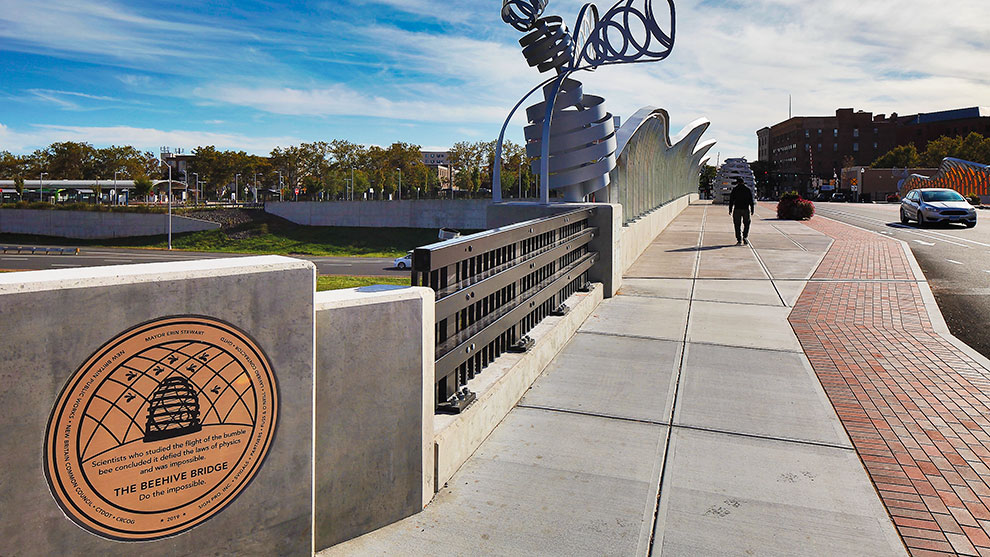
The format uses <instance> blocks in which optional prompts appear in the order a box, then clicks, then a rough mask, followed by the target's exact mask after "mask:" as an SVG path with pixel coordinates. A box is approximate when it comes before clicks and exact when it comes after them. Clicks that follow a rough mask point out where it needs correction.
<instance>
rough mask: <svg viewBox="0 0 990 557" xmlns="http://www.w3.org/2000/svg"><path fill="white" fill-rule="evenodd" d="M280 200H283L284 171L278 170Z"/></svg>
mask: <svg viewBox="0 0 990 557" xmlns="http://www.w3.org/2000/svg"><path fill="white" fill-rule="evenodd" d="M278 200H279V201H280V202H281V201H282V171H281V170H279V171H278Z"/></svg>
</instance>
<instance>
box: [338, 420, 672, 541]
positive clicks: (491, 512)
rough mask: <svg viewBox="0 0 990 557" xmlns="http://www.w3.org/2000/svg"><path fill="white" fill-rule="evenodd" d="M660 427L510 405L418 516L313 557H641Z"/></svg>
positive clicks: (662, 429) (649, 522) (660, 440)
mask: <svg viewBox="0 0 990 557" xmlns="http://www.w3.org/2000/svg"><path fill="white" fill-rule="evenodd" d="M666 429H667V428H666V427H665V426H660V425H654V424H644V423H638V422H632V421H627V420H614V419H609V418H601V417H598V416H584V415H576V414H569V413H562V412H547V411H544V410H537V409H531V408H516V409H515V410H513V411H512V412H511V413H510V414H509V415H508V416H506V417H505V420H504V421H503V422H502V423H501V425H500V426H499V428H498V429H497V430H495V431H494V432H493V433H492V435H491V437H489V438H488V440H487V441H486V442H485V445H484V446H483V447H482V448H481V449H479V450H478V452H477V454H475V456H474V457H473V458H471V460H469V461H468V462H467V463H466V464H465V465H464V467H463V469H462V470H461V471H459V472H458V473H457V474H456V475H455V476H454V477H453V478H451V480H450V483H451V485H450V487H449V488H448V487H444V488H441V490H440V492H439V493H438V494H437V497H436V499H435V500H434V502H433V503H431V504H430V506H428V507H427V508H426V509H425V510H424V511H423V512H422V513H421V514H419V515H417V516H415V517H411V518H408V519H406V520H403V521H401V522H398V523H396V524H392V525H390V526H387V527H385V528H382V529H380V530H378V531H375V532H372V533H370V534H368V535H366V536H363V537H360V538H356V539H353V540H350V541H348V542H346V543H342V544H340V545H337V546H335V547H333V548H331V549H328V550H326V551H323V552H321V553H320V557H334V556H344V555H355V556H365V555H504V556H510V555H644V554H645V552H646V548H647V547H648V545H649V539H650V531H651V525H652V521H653V509H654V505H655V504H656V501H657V492H656V488H657V485H658V483H659V470H660V467H661V466H662V447H663V440H664V439H665V435H666ZM658 460H659V461H660V462H658Z"/></svg>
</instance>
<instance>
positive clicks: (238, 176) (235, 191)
mask: <svg viewBox="0 0 990 557" xmlns="http://www.w3.org/2000/svg"><path fill="white" fill-rule="evenodd" d="M240 177H241V175H240V174H234V205H236V204H237V179H238V178H240Z"/></svg>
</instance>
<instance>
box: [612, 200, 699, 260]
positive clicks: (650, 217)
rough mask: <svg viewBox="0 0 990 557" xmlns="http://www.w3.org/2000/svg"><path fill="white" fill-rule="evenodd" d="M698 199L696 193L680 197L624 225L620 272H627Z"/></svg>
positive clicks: (621, 235) (621, 234)
mask: <svg viewBox="0 0 990 557" xmlns="http://www.w3.org/2000/svg"><path fill="white" fill-rule="evenodd" d="M697 200H698V194H696V193H692V194H688V195H685V196H683V197H679V198H677V199H675V200H674V201H671V202H670V203H667V204H666V205H663V206H661V207H659V208H657V209H654V210H653V211H651V212H649V213H646V214H645V215H642V216H641V217H640V218H639V219H637V220H635V221H633V222H630V223H628V224H627V225H626V226H623V227H622V231H621V233H620V239H619V262H620V263H619V269H620V270H619V274H620V275H621V274H622V273H625V272H626V269H628V268H629V267H630V266H631V265H632V264H633V263H635V262H636V260H637V259H639V256H640V255H643V252H644V251H646V248H648V247H649V246H650V244H651V243H653V240H655V239H656V237H657V236H658V235H660V233H661V232H663V229H664V228H667V225H668V224H670V223H671V222H673V220H674V219H675V218H677V215H679V214H681V211H683V210H684V209H686V208H687V206H688V205H690V204H691V203H692V202H694V201H697Z"/></svg>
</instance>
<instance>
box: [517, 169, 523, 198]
mask: <svg viewBox="0 0 990 557" xmlns="http://www.w3.org/2000/svg"><path fill="white" fill-rule="evenodd" d="M517 173H518V174H519V199H522V162H520V163H519V170H518V171H517Z"/></svg>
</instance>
